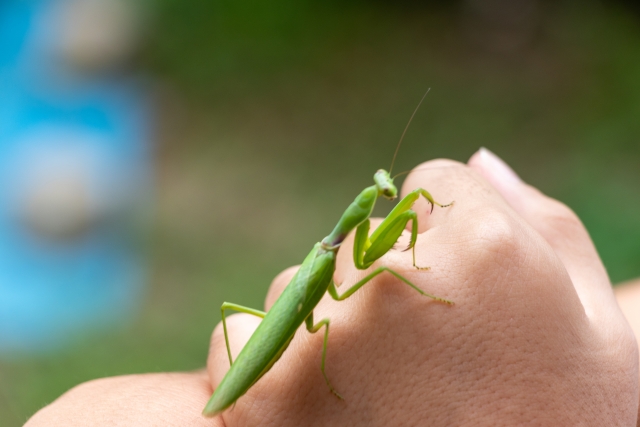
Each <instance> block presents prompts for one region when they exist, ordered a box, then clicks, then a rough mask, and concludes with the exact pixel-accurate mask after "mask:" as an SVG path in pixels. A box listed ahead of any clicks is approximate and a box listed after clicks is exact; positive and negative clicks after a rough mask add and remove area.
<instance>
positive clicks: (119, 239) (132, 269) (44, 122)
mask: <svg viewBox="0 0 640 427" xmlns="http://www.w3.org/2000/svg"><path fill="white" fill-rule="evenodd" d="M86 1H87V2H88V3H91V2H93V3H94V4H95V5H98V6H100V7H103V6H104V5H106V4H107V0H100V1H98V0H86ZM116 1H117V0H116ZM71 3H72V2H71V1H70V0H66V1H57V0H11V1H5V2H2V3H0V40H2V41H3V42H2V44H1V45H0V354H16V353H22V352H42V351H49V350H51V349H56V348H61V347H63V346H64V345H65V344H67V343H68V342H69V340H70V339H71V338H72V337H73V336H74V335H75V334H76V333H78V332H79V331H82V330H86V329H87V328H90V327H95V326H98V325H105V324H112V323H113V322H114V321H121V320H122V319H126V318H127V317H128V316H130V314H131V313H133V311H134V309H135V307H137V306H138V304H139V301H140V298H141V293H142V292H141V291H142V288H143V285H144V282H145V280H146V274H145V264H144V262H143V257H142V256H141V253H140V247H139V246H140V245H139V244H137V243H136V242H137V241H139V240H140V239H139V237H140V235H139V233H136V232H137V231H140V226H141V220H143V219H144V218H143V215H144V213H145V211H146V208H147V207H148V203H147V202H148V201H149V198H150V197H149V194H150V190H151V154H150V138H149V131H148V130H149V126H150V118H149V115H148V112H147V110H148V108H147V105H146V103H145V97H144V93H143V91H142V90H141V88H140V87H139V85H138V84H136V82H135V81H134V80H133V79H131V78H129V79H125V78H123V77H122V75H123V73H114V72H112V71H110V72H104V66H105V64H107V65H108V62H105V63H100V64H98V66H94V65H95V61H94V62H91V60H89V61H84V62H83V61H82V60H80V61H76V60H75V59H78V58H83V56H82V49H85V50H86V49H87V48H88V49H89V50H88V51H87V52H90V53H91V54H94V53H95V52H94V51H93V50H91V47H92V46H91V45H90V44H89V45H87V46H80V48H78V46H79V45H78V44H77V43H76V44H75V45H74V44H73V43H72V42H69V40H70V39H69V40H66V41H64V40H63V41H61V38H64V37H67V36H68V34H67V35H65V36H64V37H63V35H62V33H61V32H60V31H59V30H60V29H61V28H66V27H67V25H68V24H69V22H64V19H65V18H64V17H65V16H66V15H65V13H66V12H65V11H69V10H77V9H73V8H71V6H72V4H71ZM75 3H78V2H77V1H76V2H75ZM88 3H86V4H88ZM103 15H104V14H103ZM74 19H77V17H74ZM83 25H84V28H92V27H91V25H90V23H87V22H84V23H83ZM79 27H81V25H79ZM113 29H114V30H115V29H116V28H113ZM101 31H103V33H104V34H109V33H108V31H106V30H105V28H101ZM76 36H77V35H76ZM74 37H75V36H74ZM94 38H95V39H96V40H98V39H99V40H102V41H104V40H105V37H94ZM90 39H91V37H87V38H83V40H90ZM120 42H122V40H120ZM107 44H108V43H107ZM65 46H66V47H69V46H71V47H72V48H71V49H67V48H65ZM100 47H101V48H103V47H104V45H103V46H100ZM74 49H75V50H74ZM70 51H74V52H75V54H72V55H68V53H69V52H70ZM78 52H80V54H79V55H77V53H78ZM113 52H117V49H114V50H113ZM107 56H108V55H107ZM112 56H113V57H114V58H116V57H117V55H112ZM72 57H73V58H75V59H73V58H72ZM87 57H88V58H90V59H91V55H88V56H87ZM100 58H102V56H101V57H100ZM116 59H117V58H116ZM87 63H89V64H90V65H91V67H84V65H86V64H87ZM88 69H89V70H88ZM116 74H118V76H117V77H114V76H115V75H116Z"/></svg>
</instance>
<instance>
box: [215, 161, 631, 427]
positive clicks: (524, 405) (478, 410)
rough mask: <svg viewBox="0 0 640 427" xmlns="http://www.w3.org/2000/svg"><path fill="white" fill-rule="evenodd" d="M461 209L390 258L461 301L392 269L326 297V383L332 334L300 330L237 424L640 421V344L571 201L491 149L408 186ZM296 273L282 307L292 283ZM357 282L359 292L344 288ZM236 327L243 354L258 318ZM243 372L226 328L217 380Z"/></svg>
mask: <svg viewBox="0 0 640 427" xmlns="http://www.w3.org/2000/svg"><path fill="white" fill-rule="evenodd" d="M417 187H422V188H425V189H427V190H428V191H431V192H432V194H434V197H435V198H436V200H439V201H441V202H443V203H446V202H448V201H450V200H451V199H455V200H456V204H455V206H453V207H451V208H448V209H446V210H436V211H435V212H434V214H433V215H428V208H427V206H426V203H423V201H419V202H418V203H416V206H415V210H416V211H417V212H418V215H419V223H420V231H421V232H422V234H421V235H420V237H419V238H418V243H417V246H416V253H417V256H418V264H419V265H430V266H431V267H432V270H431V271H429V272H424V271H416V270H414V269H412V268H411V253H410V252H399V251H392V252H390V253H388V254H387V255H385V256H384V257H383V258H382V259H381V260H380V261H379V262H378V264H377V265H374V266H373V267H372V268H375V267H377V266H379V265H386V266H388V267H390V268H392V269H395V270H396V271H398V272H399V273H401V274H403V275H405V276H406V277H408V278H409V280H412V281H413V282H414V283H416V284H418V286H419V287H421V288H422V289H424V290H425V291H426V292H430V293H432V294H435V295H438V296H441V297H444V298H449V299H452V300H453V301H455V305H454V306H453V307H449V306H445V305H442V304H437V303H434V302H432V301H430V300H428V299H426V298H421V297H420V296H419V295H417V294H416V293H415V291H413V290H411V289H410V288H409V287H407V286H404V285H402V284H401V283H400V282H398V281H397V280H396V279H395V278H393V277H392V276H387V275H381V276H378V279H377V280H375V281H374V283H371V284H368V285H366V286H365V287H364V288H363V289H361V290H360V291H358V292H357V293H356V294H354V296H353V297H352V298H350V299H348V300H346V301H343V302H335V301H333V300H331V299H329V298H325V299H324V300H323V301H321V303H320V304H319V305H318V307H317V308H316V312H315V314H314V317H315V318H316V319H320V318H324V317H329V318H331V320H332V324H331V325H332V326H331V332H330V338H329V346H328V354H327V374H328V376H329V378H330V379H331V380H332V383H333V385H334V387H336V389H337V390H338V391H339V392H340V393H341V394H342V395H343V396H344V398H345V401H344V402H342V401H339V400H337V399H336V398H335V397H334V396H333V395H332V394H331V393H330V392H329V390H328V388H327V387H326V385H325V384H324V380H323V378H322V375H321V373H320V369H319V367H320V355H321V348H322V334H315V335H311V334H309V333H308V332H307V331H306V330H304V328H300V330H299V331H298V333H297V334H296V336H295V338H294V339H293V341H292V342H291V345H290V346H289V348H288V350H287V351H286V352H285V353H284V354H283V356H282V358H281V359H280V361H278V362H277V363H276V364H275V365H274V366H273V367H272V369H271V371H270V372H268V373H267V374H266V375H265V376H264V377H263V378H262V379H261V380H260V381H258V382H257V383H256V384H255V385H254V386H253V387H252V388H251V389H250V390H249V392H248V393H247V394H246V395H245V396H243V397H241V398H240V399H239V400H238V401H237V404H236V406H235V408H233V409H232V410H229V411H227V412H225V413H223V414H222V417H223V419H224V421H225V425H226V426H228V427H233V426H253V425H260V426H270V425H274V426H276V425H277V426H286V425H295V426H299V425H305V426H312V425H319V426H325V425H350V426H357V425H363V426H373V425H403V426H409V425H430V426H440V425H441V426H451V425H456V426H461V425H474V426H481V425H490V426H497V425H510V426H511V425H527V424H528V425H593V426H614V425H620V426H630V425H635V422H636V414H637V405H638V381H637V378H638V377H637V375H638V350H637V346H636V343H635V340H634V337H633V334H632V332H631V330H630V328H629V326H628V325H627V323H626V321H625V319H624V316H623V315H622V314H621V312H620V310H619V309H618V306H617V304H616V302H615V298H614V296H613V293H612V290H611V285H610V283H609V279H608V277H607V274H606V272H605V270H604V267H603V266H602V263H601V261H600V259H599V257H598V255H597V253H596V251H595V248H594V247H593V244H592V243H591V240H590V238H589V236H588V234H587V232H586V230H585V229H584V227H583V226H582V224H581V223H580V221H579V220H578V218H577V217H576V216H575V214H573V212H571V211H570V210H569V209H568V208H567V207H566V206H564V205H562V204H561V203H559V202H557V201H555V200H552V199H549V198H547V197H546V196H544V195H542V194H541V193H540V192H538V191H537V190H535V189H534V188H532V187H529V186H527V185H526V184H524V183H522V182H521V181H520V180H519V178H517V176H516V175H515V174H514V173H513V172H511V171H510V169H508V167H507V166H506V165H504V163H502V162H501V161H500V160H498V159H497V158H495V156H493V155H492V154H491V153H489V152H487V151H481V152H479V153H477V154H476V155H474V156H473V157H472V159H471V160H470V162H469V167H467V166H464V165H460V164H457V163H455V162H449V161H432V162H427V164H425V165H423V166H420V167H419V168H417V169H416V170H414V172H413V173H412V174H411V175H410V176H409V177H408V178H407V180H406V182H405V185H404V187H403V190H404V191H403V193H404V194H406V193H407V192H408V191H411V190H413V189H414V188H417ZM352 241H353V240H352V239H348V240H347V241H346V242H345V243H344V244H343V248H342V249H341V251H340V253H339V257H338V265H337V269H336V273H335V277H336V281H337V282H338V283H341V282H344V284H343V286H348V284H349V283H354V282H355V281H356V280H358V279H360V278H362V277H363V276H364V275H365V274H366V273H365V272H361V271H358V270H356V269H355V267H354V266H353V261H352V259H351V257H352V252H351V244H352ZM294 272H295V269H289V270H286V271H285V272H283V273H282V274H281V275H280V276H278V278H276V280H275V281H274V283H273V285H272V287H271V290H270V292H269V295H268V297H267V302H266V308H267V309H268V308H269V307H270V306H271V305H272V304H273V302H274V301H275V299H276V298H277V296H278V295H279V293H280V292H281V291H282V289H283V288H284V287H285V286H286V285H287V283H288V281H289V280H290V278H291V277H292V275H293V274H294ZM343 289H346V288H343ZM259 321H260V320H259V319H257V318H254V317H252V316H249V315H244V314H237V315H233V316H230V318H229V320H228V328H229V336H230V340H231V345H232V352H233V353H235V354H236V355H237V354H238V352H239V350H240V349H241V348H242V346H243V345H244V343H245V342H246V340H247V339H248V338H249V337H250V335H251V333H252V332H253V330H254V329H255V327H256V326H257V325H258V323H259ZM228 366H229V363H228V360H227V355H226V350H225V344H224V337H223V334H222V329H221V327H220V326H218V328H216V330H215V332H214V334H213V338H212V345H211V351H210V355H209V360H208V372H209V376H210V379H211V382H212V384H213V385H214V387H215V385H216V384H218V383H219V382H220V381H221V379H222V377H223V376H224V374H225V372H226V371H227V369H228Z"/></svg>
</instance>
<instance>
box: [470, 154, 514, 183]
mask: <svg viewBox="0 0 640 427" xmlns="http://www.w3.org/2000/svg"><path fill="white" fill-rule="evenodd" d="M478 155H479V157H480V161H481V162H482V164H483V166H484V167H485V168H486V170H487V172H489V173H491V174H492V175H493V176H494V177H496V178H497V179H499V180H500V181H502V182H505V183H521V182H522V180H521V179H520V177H519V176H518V174H516V173H515V172H514V171H513V169H511V167H509V165H507V164H506V163H505V162H504V160H502V159H501V158H500V157H498V156H496V155H495V154H494V153H493V152H491V151H490V150H488V149H486V148H484V147H480V150H478Z"/></svg>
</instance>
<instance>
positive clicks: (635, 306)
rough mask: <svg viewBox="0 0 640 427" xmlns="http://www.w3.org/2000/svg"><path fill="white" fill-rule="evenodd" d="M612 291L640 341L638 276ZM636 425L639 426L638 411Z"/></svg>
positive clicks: (639, 285)
mask: <svg viewBox="0 0 640 427" xmlns="http://www.w3.org/2000/svg"><path fill="white" fill-rule="evenodd" d="M614 292H615V295H616V299H617V300H618V305H620V309H621V310H622V312H623V313H624V315H625V316H626V317H627V320H628V321H629V324H630V325H631V329H633V332H634V334H635V335H636V340H637V341H638V342H640V278H638V279H636V280H632V281H629V282H626V283H623V284H621V285H620V286H617V287H616V288H615V289H614ZM637 427H640V411H639V412H638V421H637Z"/></svg>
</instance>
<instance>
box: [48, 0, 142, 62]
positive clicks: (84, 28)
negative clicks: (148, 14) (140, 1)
mask: <svg viewBox="0 0 640 427" xmlns="http://www.w3.org/2000/svg"><path fill="white" fill-rule="evenodd" d="M136 4H137V2H131V1H125V0H63V1H60V2H59V4H58V5H57V6H56V8H57V11H56V12H57V13H55V14H54V18H55V26H54V28H55V30H54V31H55V33H56V36H55V38H56V42H55V44H56V48H57V50H59V52H60V53H61V56H62V57H64V58H65V59H66V60H67V61H69V62H70V63H71V64H73V65H74V66H76V67H78V68H79V69H82V70H88V71H98V70H105V69H111V68H114V67H117V66H120V65H122V64H123V63H124V62H126V61H127V60H128V59H129V58H130V57H131V55H132V53H134V52H135V50H136V49H137V47H138V45H139V42H140V38H141V34H142V29H141V28H142V26H143V19H142V13H141V10H140V8H139V7H137V6H136Z"/></svg>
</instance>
